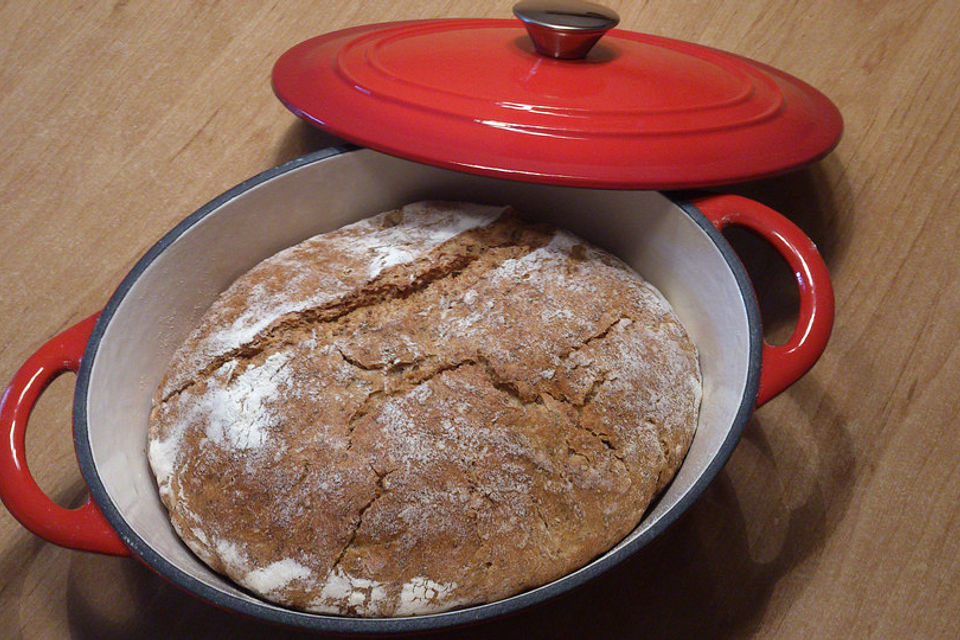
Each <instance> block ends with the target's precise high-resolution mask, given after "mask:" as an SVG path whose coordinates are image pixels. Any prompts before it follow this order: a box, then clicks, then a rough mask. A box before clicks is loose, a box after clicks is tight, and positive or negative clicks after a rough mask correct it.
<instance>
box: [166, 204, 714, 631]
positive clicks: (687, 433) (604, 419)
mask: <svg viewBox="0 0 960 640" xmlns="http://www.w3.org/2000/svg"><path fill="white" fill-rule="evenodd" d="M699 402H700V377H699V368H698V363H697V353H696V350H695V348H694V346H693V344H692V343H691V342H690V340H689V339H688V337H687V335H686V332H685V331H684V329H683V327H682V326H681V325H680V323H679V321H678V320H677V318H676V316H675V315H674V313H673V312H672V310H671V309H670V307H669V305H668V304H667V303H666V301H665V300H664V299H663V297H662V296H661V295H660V294H659V293H658V292H657V291H656V290H655V289H653V287H651V286H650V285H649V284H647V283H645V282H644V281H643V280H642V279H641V278H640V277H639V276H638V275H637V274H636V273H634V272H633V271H631V270H630V269H629V268H628V267H627V266H626V265H625V264H624V263H622V262H621V261H620V260H618V259H617V258H614V257H613V256H611V255H609V254H607V253H605V252H603V251H601V250H599V249H597V248H595V247H593V246H591V245H589V244H587V243H586V242H584V241H582V240H580V239H578V238H576V237H575V236H573V235H571V234H569V233H567V232H564V231H561V230H557V229H555V228H554V227H550V226H547V225H534V224H528V223H524V222H522V221H521V220H520V219H519V218H518V217H517V216H515V215H514V214H513V213H512V212H511V211H509V210H508V209H506V208H504V207H490V206H483V205H475V204H466V203H443V202H423V203H416V204H412V205H408V206H406V207H404V208H402V209H400V210H396V211H390V212H386V213H382V214H379V215H377V216H374V217H372V218H368V219H366V220H362V221H360V222H358V223H355V224H352V225H349V226H347V227H343V228H341V229H339V230H337V231H334V232H331V233H328V234H324V235H320V236H316V237H314V238H311V239H309V240H306V241H304V242H302V243H301V244H299V245H296V246H294V247H291V248H289V249H286V250H284V251H282V252H280V253H279V254H277V255H275V256H273V257H272V258H269V259H268V260H266V261H264V262H262V263H260V264H259V265H257V266H256V267H254V268H253V269H252V270H251V271H249V272H248V273H247V274H245V275H244V276H242V277H241V278H240V279H238V280H237V281H236V282H234V284H233V285H231V286H230V288H229V289H227V290H226V291H225V292H224V293H223V294H221V295H220V297H219V298H218V299H217V300H216V302H214V304H213V306H212V307H211V308H210V309H209V311H207V313H206V314H205V315H204V317H203V319H202V320H201V322H200V325H199V327H198V328H197V329H196V330H195V331H194V332H193V333H192V334H191V335H190V336H189V337H188V339H187V340H186V342H185V343H184V345H183V346H182V347H181V348H180V350H179V351H178V352H177V353H176V354H175V356H174V358H173V360H172V362H171V364H170V367H169V369H168V372H167V374H166V375H165V377H164V378H163V380H162V381H161V383H160V386H159V388H158V389H157V392H156V394H155V397H154V407H153V412H152V414H151V419H150V429H149V446H148V454H149V459H150V464H151V466H152V468H153V470H154V473H155V475H156V477H157V482H158V486H159V490H160V496H161V498H162V500H163V502H164V504H165V505H166V507H167V509H168V511H169V514H170V519H171V521H172V523H173V526H174V528H175V529H176V531H177V533H178V534H179V535H180V537H181V538H182V539H183V540H184V542H185V543H186V544H187V545H188V546H189V547H190V549H192V550H193V551H194V552H195V553H196V554H197V556H199V557H200V558H201V559H202V560H203V561H204V562H205V563H206V564H208V565H209V566H210V567H211V568H213V569H214V570H216V571H218V572H221V573H224V574H226V575H227V576H229V577H230V578H232V579H233V580H234V581H236V582H237V583H239V584H240V585H242V586H244V587H246V588H248V589H249V590H250V591H252V592H254V593H256V594H258V595H259V596H261V597H263V598H265V599H268V600H271V601H274V602H277V603H280V604H283V605H287V606H290V607H295V608H298V609H303V610H306V611H313V612H321V613H333V614H339V615H354V616H377V617H380V616H405V615H417V614H425V613H432V612H438V611H444V610H448V609H451V608H457V607H463V606H467V605H471V604H477V603H484V602H492V601H495V600H498V599H501V598H504V597H507V596H509V595H512V594H515V593H518V592H520V591H523V590H525V589H529V588H532V587H535V586H538V585H541V584H544V583H547V582H549V581H551V580H554V579H556V578H559V577H561V576H563V575H564V574H566V573H569V572H570V571H572V570H574V569H577V568H578V567H581V566H583V565H584V564H586V563H588V562H589V561H590V560H591V559H593V558H594V557H596V556H597V555H599V554H601V553H603V552H604V551H606V550H608V549H609V548H611V547H612V546H613V545H615V544H616V543H617V542H618V541H620V540H621V539H622V538H623V537H624V536H626V535H627V534H628V533H629V532H630V531H631V530H632V529H633V528H634V527H635V526H636V525H637V523H638V522H639V521H640V519H641V517H642V515H643V513H644V511H645V509H646V508H647V505H648V504H649V503H650V501H651V499H652V498H653V497H654V496H655V494H656V493H657V492H658V491H660V490H661V489H662V488H663V487H664V486H665V485H666V484H667V483H668V482H669V480H670V479H671V478H672V477H673V475H674V473H675V471H676V470H677V468H678V466H679V465H680V463H681V461H682V459H683V456H684V455H685V453H686V450H687V448H688V447H689V444H690V441H691V439H692V437H693V432H694V429H695V425H696V420H697V412H698V408H699Z"/></svg>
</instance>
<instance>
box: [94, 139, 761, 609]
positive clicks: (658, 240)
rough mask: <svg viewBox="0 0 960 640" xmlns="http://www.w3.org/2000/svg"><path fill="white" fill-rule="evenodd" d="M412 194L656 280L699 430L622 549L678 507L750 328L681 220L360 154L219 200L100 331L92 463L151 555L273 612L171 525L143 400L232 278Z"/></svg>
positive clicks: (560, 190)
mask: <svg viewBox="0 0 960 640" xmlns="http://www.w3.org/2000/svg"><path fill="white" fill-rule="evenodd" d="M423 199H451V200H471V201H477V202H486V203H490V204H512V205H514V206H515V207H516V208H517V209H519V210H521V211H524V212H527V213H529V214H531V215H533V216H536V217H538V218H540V219H543V220H548V221H551V222H554V223H556V224H559V225H561V226H564V227H566V228H567V229H570V230H571V231H573V232H575V233H577V234H578V235H580V236H582V237H584V238H586V239H588V240H590V241H592V242H594V243H595V244H597V245H599V246H601V247H603V248H605V249H607V250H609V251H611V252H612V253H614V254H616V255H618V256H619V257H620V258H622V259H623V260H625V261H626V262H628V263H629V264H631V265H632V266H633V267H634V268H635V269H636V270H637V271H638V272H640V273H641V274H642V275H643V276H644V277H645V278H646V279H647V280H649V281H650V282H652V283H653V284H654V285H655V286H656V287H658V288H659V289H660V290H661V292H662V293H663V294H664V295H665V296H666V298H667V299H668V300H669V301H670V303H671V304H672V305H673V307H674V309H675V310H676V312H677V314H678V315H679V317H680V318H681V320H682V321H683V323H684V325H685V326H686V328H687V330H688V331H689V333H690V334H691V336H692V338H693V340H694V342H695V344H696V345H697V347H698V349H699V352H700V363H701V370H702V374H703V401H702V405H701V412H700V420H699V424H698V429H697V433H696V436H695V438H694V441H693V444H692V446H691V449H690V451H689V453H688V455H687V457H686V460H685V461H684V463H683V465H682V467H681V468H680V471H679V473H678V475H677V477H676V478H675V479H674V481H673V482H672V484H671V485H670V486H669V487H668V489H667V491H666V492H665V494H664V495H663V497H662V498H661V499H660V500H659V501H658V502H657V503H656V504H655V506H654V508H653V509H651V510H650V512H649V513H648V514H647V515H646V517H645V518H644V520H643V521H642V522H641V523H640V525H639V526H638V527H637V528H636V530H634V531H633V533H631V534H630V536H629V537H628V538H627V539H626V540H624V541H623V542H622V543H621V546H622V545H623V544H626V543H627V542H628V541H629V540H631V539H633V538H635V537H636V536H639V535H641V533H642V532H643V531H644V530H646V529H647V528H649V527H651V526H653V525H654V524H655V523H656V522H657V521H658V520H659V519H660V518H662V517H664V515H665V514H666V513H668V512H669V511H670V510H671V509H672V508H675V507H676V506H677V503H678V501H679V500H680V499H681V497H682V496H683V495H684V494H685V493H686V492H688V491H689V490H690V488H691V487H692V486H693V485H694V483H695V482H696V481H697V479H698V478H700V477H701V475H703V473H704V472H705V471H706V469H707V467H708V465H709V463H710V462H711V461H712V460H713V459H714V458H715V457H716V455H717V454H718V451H719V450H720V447H721V445H722V443H723V442H724V440H725V438H726V437H727V435H728V434H729V432H730V429H731V428H732V426H733V424H734V422H735V419H736V416H737V412H738V409H739V407H740V405H741V402H742V401H743V397H744V393H745V389H746V385H747V380H748V373H749V367H750V357H749V335H750V327H749V320H748V316H747V310H746V306H745V303H744V301H743V298H742V294H741V290H740V288H739V286H738V284H737V281H736V278H735V276H734V274H733V272H732V271H731V269H730V267H729V266H728V264H727V263H726V260H725V259H724V257H723V255H722V254H721V252H720V251H719V249H718V248H717V246H716V245H715V244H714V242H713V241H712V240H711V238H710V237H709V236H708V235H707V234H706V233H705V232H704V231H703V229H701V228H700V227H699V226H698V225H697V224H696V223H695V222H694V221H693V220H692V219H691V218H690V216H688V215H687V214H686V213H685V212H684V211H683V210H682V209H681V208H680V207H678V206H677V205H676V204H674V203H673V202H671V201H670V200H669V199H668V198H666V197H665V196H663V195H662V194H660V193H658V192H651V191H598V190H591V189H573V188H568V187H549V186H542V185H532V184H527V183H519V182H512V181H504V180H497V179H493V178H485V177H479V176H472V175H467V174H462V173H457V172H453V171H448V170H443V169H437V168H433V167H428V166H425V165H421V164H417V163H413V162H409V161H405V160H399V159H396V158H393V157H390V156H386V155H383V154H380V153H377V152H374V151H370V150H365V149H362V150H356V151H350V152H347V153H343V154H340V155H336V156H333V157H330V158H325V159H321V160H317V161H314V162H312V163H309V164H306V165H303V166H300V167H298V168H295V169H293V170H290V171H287V172H284V173H281V174H279V175H277V176H275V177H273V178H271V179H269V180H267V181H265V182H262V183H260V184H258V185H256V186H255V187H253V188H251V189H249V190H247V191H245V192H243V193H241V194H240V195H238V196H236V197H234V198H233V199H231V200H229V201H227V202H225V203H223V204H222V205H220V206H219V207H218V208H217V209H215V210H214V211H213V212H211V213H210V214H209V215H208V216H206V217H205V218H204V219H203V220H201V221H200V222H198V223H197V224H195V225H193V226H192V227H191V228H190V229H189V230H188V231H187V232H185V233H184V234H183V235H181V236H180V237H179V238H177V239H176V240H175V241H174V242H173V243H172V244H171V245H170V246H168V247H167V248H166V250H165V251H163V252H162V253H161V254H160V255H159V256H158V257H157V258H156V259H155V260H154V261H153V262H152V263H150V264H149V266H148V267H147V268H146V269H145V270H144V271H143V272H142V273H141V274H140V276H139V278H138V279H137V280H136V282H134V284H133V285H132V287H131V288H130V289H129V291H128V292H127V294H126V295H125V296H124V298H123V300H122V301H121V303H120V304H119V306H118V307H117V309H116V312H115V314H114V315H113V317H112V318H111V319H110V322H109V324H108V325H107V326H106V327H105V329H104V333H103V336H102V340H101V342H100V345H99V348H98V350H97V351H96V354H95V356H94V358H95V359H94V361H93V365H92V368H91V372H90V381H89V385H88V388H87V398H86V400H87V417H88V419H87V425H86V428H87V429H88V438H89V443H90V449H91V453H92V457H93V462H94V467H95V469H96V473H97V474H98V475H99V477H100V480H101V482H102V484H103V486H104V489H105V491H106V493H107V495H108V496H109V499H110V500H111V501H112V502H113V503H114V506H115V507H116V508H117V510H118V511H119V512H120V514H121V515H122V517H123V518H124V520H125V521H126V523H127V524H128V525H129V526H130V527H131V528H132V530H133V531H134V532H135V533H136V535H138V536H139V537H140V538H142V540H143V541H144V542H145V543H146V544H147V545H148V546H149V547H151V548H152V549H153V550H154V551H155V552H156V553H157V554H159V555H160V556H162V557H164V558H166V559H167V560H168V561H169V562H171V563H172V564H174V565H176V566H177V567H179V568H180V569H181V570H183V571H184V572H186V573H188V574H190V575H192V576H193V577H195V578H196V579H197V580H199V581H201V582H203V583H205V584H207V585H209V586H211V587H214V588H216V589H219V590H221V591H224V592H226V593H228V594H232V595H234V596H236V597H238V598H241V599H244V600H248V601H250V602H255V603H259V604H261V605H262V606H266V607H275V605H271V604H268V603H263V602H261V601H259V600H257V599H256V598H253V597H252V596H250V595H248V594H247V593H246V592H244V591H242V590H240V589H237V588H236V587H234V586H233V585H232V583H231V582H229V581H228V580H226V579H224V578H221V577H220V576H219V575H217V574H215V573H213V572H212V571H210V570H209V569H207V568H206V566H205V565H203V564H202V563H201V562H200V561H199V560H197V559H196V558H195V557H194V556H193V555H192V554H191V553H190V552H189V551H188V550H187V549H186V547H185V546H184V545H183V544H182V543H181V542H180V539H179V538H178V537H177V536H176V534H175V533H174V531H173V529H172V527H171V526H170V523H169V521H168V519H167V515H166V511H165V510H164V508H163V506H162V504H161V503H160V500H159V497H158V495H157V489H156V484H155V482H154V479H153V476H152V473H151V471H150V468H149V465H148V463H147V456H146V439H147V436H146V432H147V423H148V415H149V412H150V403H151V397H152V395H153V392H154V389H155V387H156V385H157V383H158V382H159V380H160V377H161V375H162V373H163V370H164V369H165V367H166V366H167V363H168V362H169V360H170V358H171V356H172V354H173V352H174V350H175V349H176V348H177V346H178V345H179V344H180V342H181V341H182V340H183V339H184V338H185V337H186V335H187V334H188V332H189V331H190V330H191V329H192V328H193V327H194V326H195V324H196V322H197V321H198V320H199V318H200V316H201V315H202V314H203V312H204V311H205V310H206V308H207V307H208V306H209V305H210V303H211V302H212V301H213V299H214V298H215V297H216V295H217V294H218V293H219V292H220V291H222V290H223V289H225V288H226V287H227V286H228V285H229V284H230V282H232V281H233V280H234V279H235V278H236V277H237V276H239V275H240V274H242V273H243V272H245V271H246V270H247V269H249V268H250V267H252V266H253V265H254V264H256V263H257V262H259V261H261V260H263V259H264V258H266V257H268V256H270V255H272V254H273V253H275V252H277V251H279V250H280V249H282V248H284V247H287V246H289V245H292V244H295V243H297V242H299V241H300V240H303V239H305V238H307V237H309V236H311V235H314V234H317V233H322V232H325V231H330V230H332V229H335V228H337V227H340V226H342V225H344V224H347V223H349V222H353V221H355V220H358V219H360V218H363V217H366V216H368V215H372V214H374V213H377V212H379V211H384V210H388V209H391V208H395V207H398V206H401V205H403V204H406V203H408V202H413V201H417V200H423ZM584 303H585V304H589V303H590V301H588V300H586V301H584Z"/></svg>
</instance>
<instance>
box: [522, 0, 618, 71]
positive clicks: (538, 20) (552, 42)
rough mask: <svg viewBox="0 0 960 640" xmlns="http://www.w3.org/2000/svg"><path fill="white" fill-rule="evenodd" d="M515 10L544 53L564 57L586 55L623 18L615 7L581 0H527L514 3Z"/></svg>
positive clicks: (538, 48) (581, 56)
mask: <svg viewBox="0 0 960 640" xmlns="http://www.w3.org/2000/svg"><path fill="white" fill-rule="evenodd" d="M513 14H514V15H515V16H517V17H518V18H520V20H522V21H523V24H524V26H525V27H526V28H527V33H529V34H530V38H531V39H532V40H533V44H534V46H535V47H536V48H537V51H538V52H539V53H540V54H541V55H545V56H549V57H551V58H561V59H563V60H574V59H577V58H583V57H585V56H586V55H587V53H588V52H589V51H590V49H591V48H593V45H595V44H596V43H597V40H599V39H600V37H601V36H602V35H603V34H605V33H606V32H607V31H609V30H610V29H612V28H613V27H615V26H617V23H618V22H620V16H618V15H617V14H616V12H615V11H612V10H610V9H607V8H606V7H601V6H600V5H598V4H593V3H592V2H580V1H579V0H523V1H522V2H518V3H517V4H515V5H513Z"/></svg>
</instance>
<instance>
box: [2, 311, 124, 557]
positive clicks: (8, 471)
mask: <svg viewBox="0 0 960 640" xmlns="http://www.w3.org/2000/svg"><path fill="white" fill-rule="evenodd" d="M99 315H100V314H99V313H95V314H93V315H92V316H90V317H89V318H87V319H86V320H83V321H81V322H78V323H77V324H75V325H74V326H72V327H70V328H69V329H67V330H66V331H64V332H63V333H61V334H60V335H58V336H56V337H55V338H53V339H51V340H50V341H49V342H47V343H46V344H45V345H43V346H42V347H40V349H38V350H37V352H36V353H34V354H33V355H32V356H30V358H28V359H27V361H26V362H25V363H23V366H22V367H20V370H19V371H17V373H16V375H14V376H13V381H11V382H10V386H9V387H7V390H6V392H5V393H4V394H3V399H2V400H0V498H2V499H3V503H4V504H5V505H6V506H7V509H9V510H10V513H11V514H13V517H14V518H16V519H17V520H19V521H20V523H21V524H22V525H23V526H25V527H26V528H27V529H29V530H30V531H32V532H33V533H35V534H37V535H38V536H40V537H41V538H44V539H45V540H47V541H49V542H53V543H54V544H59V545H61V546H64V547H70V548H72V549H83V550H85V551H97V552H100V553H109V554H113V555H118V556H122V555H130V551H129V550H128V549H127V547H126V546H125V545H124V544H123V541H121V540H120V537H119V536H118V535H117V532H116V531H114V530H113V528H112V527H110V524H109V523H108V522H107V520H106V518H104V517H103V514H102V513H100V509H99V508H97V505H96V504H95V503H94V502H93V500H92V499H91V498H89V497H88V498H87V502H86V504H84V505H83V506H82V507H79V508H77V509H66V508H64V507H61V506H60V505H58V504H56V503H54V502H53V501H52V500H51V499H50V498H48V497H47V495H46V494H45V493H44V492H43V490H42V489H40V487H39V486H37V483H36V481H35V480H34V479H33V476H31V475H30V469H29V468H28V467H27V458H26V447H25V441H26V432H27V420H28V419H29V418H30V412H31V411H32V410H33V406H34V405H35V404H36V402H37V399H38V398H39V397H40V394H42V393H43V391H44V389H46V388H47V385H49V384H50V383H51V382H52V381H53V380H54V378H56V377H57V376H59V375H60V374H61V373H64V372H66V371H73V372H76V371H77V370H79V368H80V359H81V357H82V356H83V350H84V348H85V347H86V344H87V340H89V339H90V333H91V332H92V331H93V326H94V324H96V321H97V316H99Z"/></svg>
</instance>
